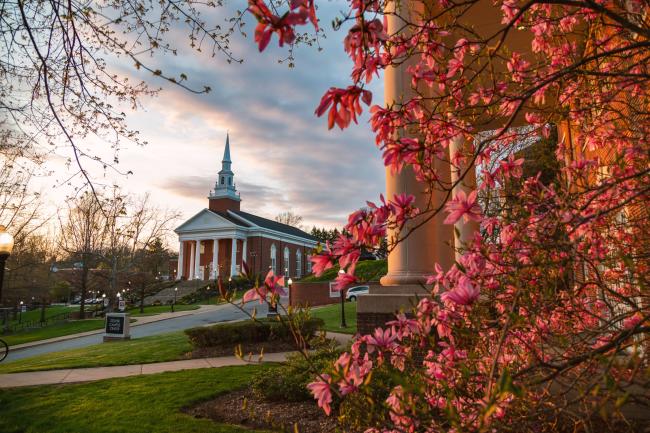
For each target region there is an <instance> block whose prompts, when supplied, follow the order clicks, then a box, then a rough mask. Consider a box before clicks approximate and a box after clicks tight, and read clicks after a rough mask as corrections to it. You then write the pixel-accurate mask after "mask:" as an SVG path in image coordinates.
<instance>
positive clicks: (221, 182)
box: [209, 133, 241, 201]
mask: <svg viewBox="0 0 650 433" xmlns="http://www.w3.org/2000/svg"><path fill="white" fill-rule="evenodd" d="M231 165H232V161H231V160H230V134H229V133H226V146H225V147H224V149H223V159H222V160H221V170H220V171H219V176H218V177H217V181H216V182H215V184H214V190H212V191H210V196H209V198H210V199H217V198H229V199H231V200H236V201H240V200H241V199H240V198H239V193H237V190H236V189H235V173H233V172H232V168H231Z"/></svg>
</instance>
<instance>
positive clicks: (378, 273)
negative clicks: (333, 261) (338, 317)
mask: <svg viewBox="0 0 650 433" xmlns="http://www.w3.org/2000/svg"><path fill="white" fill-rule="evenodd" d="M338 271H339V267H338V265H336V266H334V267H332V268H330V269H328V270H326V271H325V272H323V275H321V276H320V277H317V276H315V275H310V276H309V277H305V278H303V279H301V280H300V281H301V282H303V281H304V282H316V281H333V280H334V279H336V274H337V273H338ZM387 272H388V264H387V262H386V260H364V261H362V262H358V263H357V267H356V269H355V271H354V275H355V276H356V277H357V278H358V279H359V282H367V281H379V278H381V277H383V276H384V275H386V273H387Z"/></svg>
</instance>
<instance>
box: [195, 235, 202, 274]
mask: <svg viewBox="0 0 650 433" xmlns="http://www.w3.org/2000/svg"><path fill="white" fill-rule="evenodd" d="M194 249H195V250H196V253H194V278H198V277H199V275H200V274H199V268H200V264H201V240H197V241H196V247H194Z"/></svg>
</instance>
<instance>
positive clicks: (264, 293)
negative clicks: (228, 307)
mask: <svg viewBox="0 0 650 433" xmlns="http://www.w3.org/2000/svg"><path fill="white" fill-rule="evenodd" d="M283 285H284V277H283V276H282V275H280V276H276V275H274V274H273V271H272V270H270V271H269V273H268V274H267V275H266V278H265V279H264V284H263V285H262V286H260V287H254V288H252V289H250V290H247V291H246V293H244V296H243V297H242V301H243V302H250V301H254V300H256V299H259V301H260V304H262V303H264V301H266V298H267V297H268V296H269V295H271V296H281V295H286V293H287V292H286V290H285V289H284V287H283Z"/></svg>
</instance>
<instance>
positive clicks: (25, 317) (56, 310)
mask: <svg viewBox="0 0 650 433" xmlns="http://www.w3.org/2000/svg"><path fill="white" fill-rule="evenodd" d="M88 307H89V306H88V305H87V306H86V310H88ZM90 307H91V308H92V306H90ZM78 310H79V306H78V305H71V306H69V307H68V306H63V305H56V306H53V307H46V308H45V318H46V319H47V318H48V317H52V316H56V315H57V314H62V313H72V312H74V311H78ZM20 316H21V313H20V312H18V313H16V320H11V321H9V324H10V325H13V324H18V323H19V322H23V323H25V322H30V321H32V322H39V321H40V320H41V309H40V308H36V309H34V310H30V311H25V312H24V313H22V318H20V320H19V317H20ZM12 317H13V314H12Z"/></svg>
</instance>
